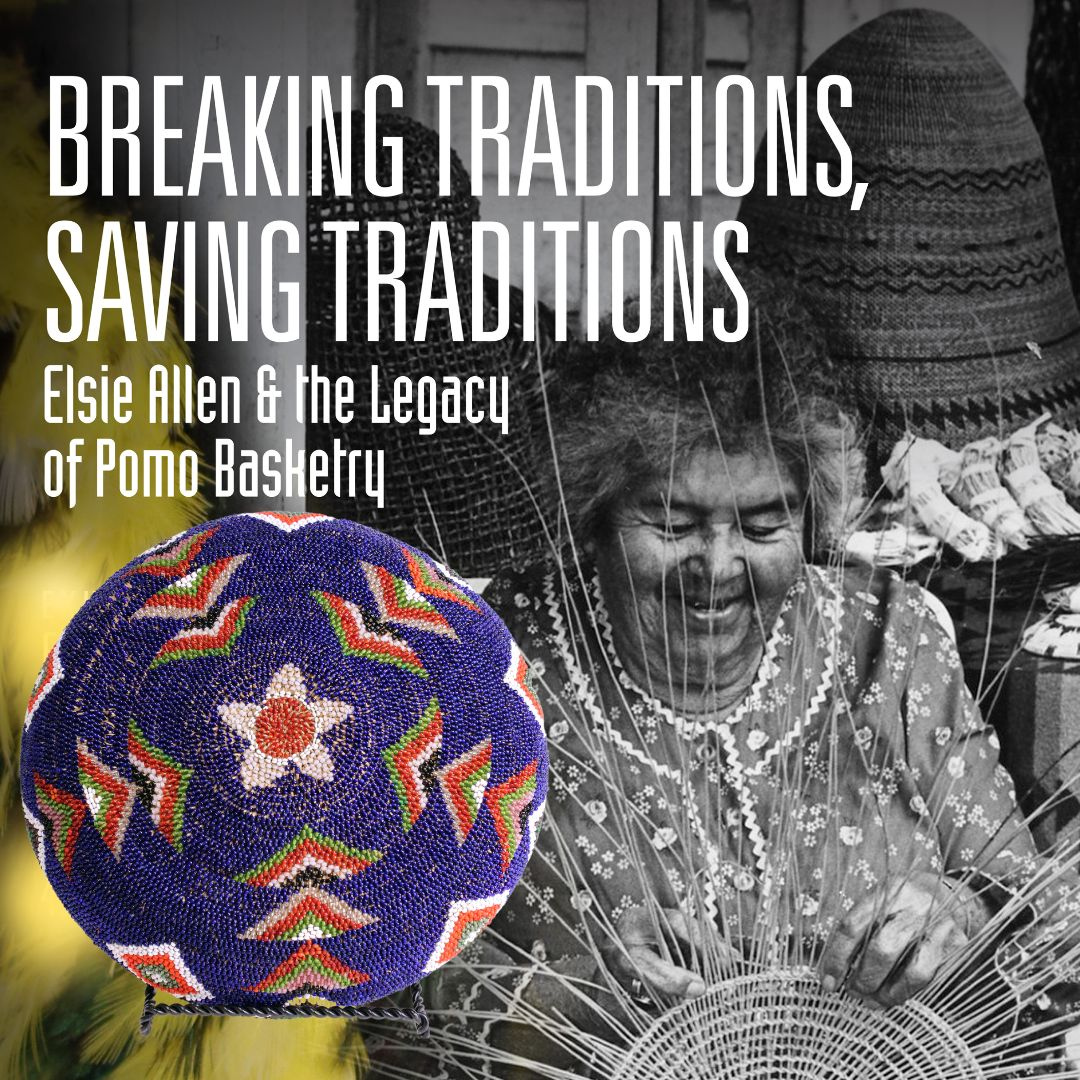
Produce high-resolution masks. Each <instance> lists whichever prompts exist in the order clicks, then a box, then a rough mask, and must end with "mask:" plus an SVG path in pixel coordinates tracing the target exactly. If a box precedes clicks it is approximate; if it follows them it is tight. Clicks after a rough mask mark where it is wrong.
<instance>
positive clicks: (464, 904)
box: [424, 890, 510, 973]
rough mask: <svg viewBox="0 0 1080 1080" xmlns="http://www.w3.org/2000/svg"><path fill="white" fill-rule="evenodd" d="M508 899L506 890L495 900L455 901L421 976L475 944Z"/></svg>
mask: <svg viewBox="0 0 1080 1080" xmlns="http://www.w3.org/2000/svg"><path fill="white" fill-rule="evenodd" d="M509 895H510V892H509V890H508V891H506V892H501V893H498V894H497V895H496V896H482V897H480V898H478V899H476V900H455V901H454V903H452V904H451V905H450V910H449V913H448V914H447V916H446V922H445V924H444V925H443V931H442V933H441V934H440V935H439V940H438V942H437V943H436V945H435V948H434V949H433V950H432V953H431V956H430V957H429V958H428V962H427V964H426V965H425V967H424V972H425V973H428V972H432V971H434V970H435V969H436V968H437V967H439V966H440V965H442V964H445V963H446V962H447V960H453V958H454V957H455V956H457V954H458V953H459V952H461V950H462V949H464V948H465V946H466V945H468V944H469V943H470V942H471V941H474V940H475V939H476V938H477V937H478V936H479V934H480V931H481V930H483V929H484V927H485V926H487V925H488V924H489V923H490V922H491V920H492V919H494V918H495V916H496V915H498V914H499V909H500V908H501V907H502V906H503V904H505V903H506V900H507V897H508V896H509Z"/></svg>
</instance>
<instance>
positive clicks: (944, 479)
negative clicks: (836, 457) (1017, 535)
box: [881, 432, 1003, 561]
mask: <svg viewBox="0 0 1080 1080" xmlns="http://www.w3.org/2000/svg"><path fill="white" fill-rule="evenodd" d="M961 461H962V458H961V455H960V454H958V453H957V452H956V451H955V450H950V449H949V448H948V447H947V446H944V445H942V444H941V443H939V442H937V441H936V440H934V439H918V438H916V437H915V436H914V435H912V434H911V433H910V432H908V433H907V434H906V435H905V436H904V438H903V439H901V440H900V441H899V442H898V443H897V444H896V446H895V448H894V449H893V452H892V455H891V456H890V458H889V460H888V461H887V462H886V463H885V464H884V465H883V466H882V467H881V475H882V477H883V478H884V480H885V484H886V486H887V487H888V488H889V490H890V491H891V492H892V494H893V496H894V497H895V498H896V500H897V504H898V506H897V509H900V510H901V512H903V511H910V512H911V513H913V514H914V515H915V517H916V518H917V519H918V520H919V522H920V523H921V524H922V525H923V527H924V528H925V529H926V530H927V531H928V532H929V533H930V535H931V536H936V537H938V539H940V540H942V541H943V542H944V543H946V544H948V545H949V546H950V547H953V548H955V549H956V551H958V552H959V553H960V554H961V555H962V556H963V557H964V558H965V559H970V560H973V561H978V560H979V559H988V558H996V557H997V555H999V554H1001V550H1003V545H1002V542H1001V540H1000V539H999V538H997V537H996V536H995V535H994V534H993V533H992V532H991V531H990V529H989V528H988V527H987V526H986V525H985V524H983V522H981V521H977V520H976V519H975V518H973V517H969V516H968V515H967V514H966V513H964V511H963V510H962V509H961V508H960V507H959V506H957V504H956V503H954V502H952V501H950V499H949V497H948V496H947V495H946V494H945V488H949V489H952V488H954V487H955V486H956V483H957V481H958V479H959V476H960V468H961ZM999 549H1000V550H999Z"/></svg>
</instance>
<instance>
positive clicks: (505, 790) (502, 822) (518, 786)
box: [484, 761, 536, 873]
mask: <svg viewBox="0 0 1080 1080" xmlns="http://www.w3.org/2000/svg"><path fill="white" fill-rule="evenodd" d="M535 792H536V762H535V761H530V762H529V764H528V765H526V766H525V768H524V769H522V770H521V772H519V773H515V774H514V775H513V776H511V777H510V778H509V779H508V780H504V781H503V782H502V783H501V784H496V785H495V786H494V787H490V788H488V790H487V792H486V793H485V795H484V801H485V802H486V803H487V808H488V810H489V811H490V813H491V817H492V819H493V820H494V822H495V832H496V833H497V834H498V837H499V846H500V847H501V848H502V866H503V872H504V873H505V872H506V871H507V870H508V869H509V868H510V864H511V863H512V862H513V861H514V856H515V855H516V854H517V850H518V848H519V847H520V846H521V838H522V836H523V835H524V833H525V825H524V819H525V816H526V811H527V810H528V809H529V806H530V804H531V803H532V800H533V795H534V793H535Z"/></svg>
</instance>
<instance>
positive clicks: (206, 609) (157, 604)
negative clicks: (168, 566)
mask: <svg viewBox="0 0 1080 1080" xmlns="http://www.w3.org/2000/svg"><path fill="white" fill-rule="evenodd" d="M247 557H248V556H247V555H232V556H229V557H228V558H225V559H217V560H215V561H214V562H212V563H209V564H208V565H207V566H200V567H198V568H197V569H195V570H192V571H191V573H189V574H185V575H184V576H183V577H182V578H180V579H179V580H178V581H174V582H173V583H172V584H171V585H166V586H165V588H164V589H161V590H160V591H159V592H156V593H154V595H153V596H151V597H150V599H149V600H147V601H146V603H145V604H143V606H142V607H141V608H139V610H138V611H136V612H135V614H134V615H133V616H132V618H135V619H191V618H197V617H198V616H206V615H208V614H209V613H210V610H211V608H213V606H214V604H216V603H217V601H218V599H219V598H220V596H221V594H222V593H223V592H224V591H225V586H226V585H228V584H229V580H230V579H231V578H232V576H233V574H235V573H236V571H237V570H238V569H239V568H240V566H241V564H242V563H243V562H244V560H245V559H246V558H247Z"/></svg>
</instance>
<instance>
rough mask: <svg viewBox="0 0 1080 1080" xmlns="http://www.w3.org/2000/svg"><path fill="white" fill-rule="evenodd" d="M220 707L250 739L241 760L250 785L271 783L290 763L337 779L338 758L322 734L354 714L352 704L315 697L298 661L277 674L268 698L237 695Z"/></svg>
mask: <svg viewBox="0 0 1080 1080" xmlns="http://www.w3.org/2000/svg"><path fill="white" fill-rule="evenodd" d="M217 708H218V716H219V717H221V719H222V720H223V721H224V722H225V723H226V724H228V725H229V727H231V728H232V729H233V731H235V732H237V733H238V734H240V735H243V736H244V738H245V739H247V740H248V748H247V749H246V750H245V751H244V760H243V762H242V763H241V765H240V779H241V781H242V782H243V785H244V787H245V788H248V789H249V790H250V789H251V788H257V787H270V786H271V785H272V784H273V783H274V781H275V780H277V779H279V778H280V777H281V776H283V775H284V774H285V773H286V772H287V771H288V768H289V765H290V764H291V765H295V766H296V767H297V768H298V769H299V770H300V771H301V772H303V773H306V774H307V775H308V776H311V777H314V778H315V779H316V780H333V779H334V763H333V762H332V761H331V760H330V755H329V753H328V752H327V750H326V747H325V746H323V744H322V743H321V742H320V741H319V736H320V735H322V734H323V733H324V732H326V731H329V730H330V728H332V727H333V726H334V725H335V724H337V723H338V722H339V721H341V720H346V719H348V717H350V716H351V715H352V711H353V710H352V706H351V705H348V704H346V703H345V702H344V701H330V700H328V699H325V698H313V699H311V700H310V701H309V700H308V695H307V686H306V684H305V683H304V676H303V674H302V673H301V671H300V669H299V668H298V667H297V666H296V665H295V664H286V665H285V666H284V667H282V668H281V669H280V670H279V671H278V672H277V673H276V674H275V675H274V676H273V678H271V680H270V684H269V686H267V688H266V693H265V695H264V696H263V699H262V701H259V702H248V701H231V702H229V703H228V704H225V705H219V706H218V707H217Z"/></svg>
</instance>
